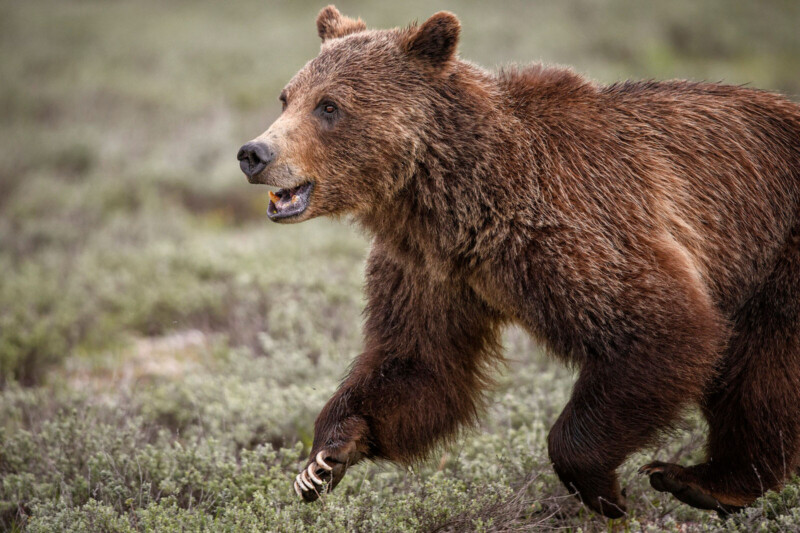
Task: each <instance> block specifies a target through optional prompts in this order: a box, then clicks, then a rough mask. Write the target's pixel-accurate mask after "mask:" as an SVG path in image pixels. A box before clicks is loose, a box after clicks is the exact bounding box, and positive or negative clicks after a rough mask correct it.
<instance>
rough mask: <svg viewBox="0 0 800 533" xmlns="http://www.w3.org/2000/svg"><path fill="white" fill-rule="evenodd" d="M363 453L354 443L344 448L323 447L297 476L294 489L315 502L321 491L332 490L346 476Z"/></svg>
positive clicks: (302, 496) (307, 499)
mask: <svg viewBox="0 0 800 533" xmlns="http://www.w3.org/2000/svg"><path fill="white" fill-rule="evenodd" d="M360 458H361V454H360V453H358V452H357V451H356V447H355V444H354V443H350V444H348V445H345V446H344V447H342V448H336V449H322V450H320V451H319V452H317V454H316V455H314V459H313V460H312V461H310V462H309V463H308V465H306V467H305V468H303V470H302V471H301V472H300V473H299V474H298V475H297V477H295V480H294V491H295V492H296V493H297V495H298V496H300V497H301V498H303V499H304V500H305V501H307V502H313V501H315V500H316V499H317V498H319V497H320V494H321V493H324V492H330V491H332V490H333V488H334V487H335V486H336V485H338V484H339V481H341V480H342V478H343V477H344V474H345V472H346V471H347V468H348V467H350V466H351V465H352V464H354V463H355V462H357V461H358V460H359V459H360Z"/></svg>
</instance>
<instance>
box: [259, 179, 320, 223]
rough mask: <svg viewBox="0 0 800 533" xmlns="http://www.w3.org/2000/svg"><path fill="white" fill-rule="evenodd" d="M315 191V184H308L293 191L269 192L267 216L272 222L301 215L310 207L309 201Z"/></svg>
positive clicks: (293, 188)
mask: <svg viewBox="0 0 800 533" xmlns="http://www.w3.org/2000/svg"><path fill="white" fill-rule="evenodd" d="M313 189H314V183H313V182H308V183H304V184H303V185H298V186H297V187H292V188H291V189H278V190H277V191H275V192H272V191H269V207H267V216H268V217H269V218H270V220H280V219H283V218H288V217H294V216H297V215H299V214H300V213H302V212H303V211H305V210H306V208H307V207H308V200H309V198H310V197H311V191H312V190H313Z"/></svg>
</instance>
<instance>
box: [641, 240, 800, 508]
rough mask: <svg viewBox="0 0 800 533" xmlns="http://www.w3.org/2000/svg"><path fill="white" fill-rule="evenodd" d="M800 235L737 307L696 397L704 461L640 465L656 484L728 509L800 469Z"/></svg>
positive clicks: (683, 496) (691, 500)
mask: <svg viewBox="0 0 800 533" xmlns="http://www.w3.org/2000/svg"><path fill="white" fill-rule="evenodd" d="M799 241H800V235H798V234H795V235H793V237H792V239H790V241H789V243H788V245H787V247H786V248H785V250H784V252H783V254H782V256H781V258H780V260H779V261H778V263H777V264H776V267H775V270H774V271H773V273H772V275H771V276H770V277H769V278H768V280H767V282H766V283H765V285H764V286H763V287H762V289H761V290H760V291H759V293H758V294H756V295H755V296H754V297H753V298H752V299H751V300H750V301H749V302H748V303H747V305H746V306H745V307H744V308H743V309H742V310H741V311H740V312H739V313H738V315H737V316H736V317H735V321H734V333H733V336H732V338H731V341H730V343H729V346H728V349H727V353H726V354H725V359H724V365H723V367H722V369H721V372H720V373H719V376H718V377H717V379H715V381H714V383H713V385H712V386H711V387H710V389H709V391H708V393H707V394H706V397H705V399H704V402H703V411H704V414H705V416H706V418H707V419H708V424H709V428H710V432H709V438H708V443H707V462H706V463H703V464H700V465H695V466H691V467H688V468H683V467H680V466H678V465H669V464H665V463H652V464H650V465H647V466H646V467H643V469H642V472H643V473H646V474H649V475H650V476H651V477H650V482H651V484H652V485H653V487H654V488H656V489H657V490H662V491H665V492H671V493H673V494H674V495H675V496H676V497H677V498H678V499H679V500H681V501H684V502H685V503H688V504H689V505H693V506H694V507H698V508H702V509H716V510H718V511H721V512H729V511H734V510H736V509H737V508H739V507H742V506H745V505H748V504H750V503H752V502H753V501H754V500H755V499H756V498H758V497H759V496H761V495H762V494H763V493H764V492H766V491H767V490H770V489H777V488H779V487H781V485H782V484H783V483H784V482H785V481H786V480H787V479H788V478H789V477H791V475H792V473H793V472H797V471H798V467H800V245H798V242H799Z"/></svg>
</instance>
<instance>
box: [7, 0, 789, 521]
mask: <svg viewBox="0 0 800 533" xmlns="http://www.w3.org/2000/svg"><path fill="white" fill-rule="evenodd" d="M321 7H322V4H317V3H310V2H306V1H295V2H290V1H288V0H287V1H285V2H264V1H258V2H254V1H253V2H251V1H247V0H235V1H228V2H211V1H210V0H198V1H193V2H189V1H181V2H178V1H176V2H155V1H150V0H146V1H133V0H120V1H115V2H110V1H100V0H96V1H89V0H81V1H78V0H67V1H39V0H36V1H31V2H14V1H9V0H2V1H0V45H1V46H2V50H3V53H2V54H0V138H1V139H2V140H3V142H2V148H1V149H0V272H2V276H0V530H8V531H19V530H26V531H172V530H181V531H293V532H299V531H364V532H372V531H375V532H383V531H434V530H436V531H473V530H474V531H539V530H550V529H567V530H575V531H577V530H578V529H581V530H582V531H600V530H603V531H605V530H614V531H639V530H645V531H659V530H673V531H727V530H735V529H738V530H741V531H751V530H760V531H798V530H800V508H799V507H798V506H800V483H798V482H797V480H795V482H794V483H793V484H791V485H790V486H789V487H788V488H787V489H786V490H784V491H783V492H782V493H781V494H769V495H767V496H766V497H765V498H763V499H762V500H760V501H759V502H758V504H757V505H755V506H754V507H753V508H751V509H749V510H747V511H746V512H745V513H742V514H740V515H737V516H735V517H733V518H730V519H729V520H728V521H727V522H723V521H722V520H721V519H719V518H718V517H716V515H711V514H707V513H702V512H699V511H695V510H692V509H690V508H688V507H686V506H683V505H678V504H677V503H676V502H675V501H674V500H672V499H670V498H666V497H663V496H662V495H660V494H658V493H656V492H654V491H653V490H651V489H650V488H649V484H648V483H647V481H646V479H642V478H639V477H637V476H636V475H635V471H636V468H637V467H638V466H639V465H640V464H641V463H642V462H644V461H646V460H649V459H650V458H658V459H662V460H671V459H676V458H680V460H681V461H685V462H693V461H696V460H699V459H700V458H701V456H702V450H701V448H702V443H703V424H702V422H701V420H700V418H699V417H698V416H697V414H696V413H689V415H688V417H687V421H686V423H685V425H684V427H683V428H682V429H681V430H680V431H677V432H676V433H675V434H674V435H671V436H670V437H669V438H668V439H667V440H666V441H665V445H664V447H662V448H659V449H654V450H648V451H647V453H645V454H642V455H641V456H638V457H635V458H634V459H632V460H631V461H630V462H629V463H628V464H626V465H625V466H624V467H623V469H622V476H621V479H622V483H623V485H626V486H627V492H628V502H629V509H630V511H631V513H630V516H629V518H628V519H626V520H618V521H615V522H613V523H609V522H608V521H606V520H603V519H601V518H598V517H597V516H595V515H592V514H590V513H589V512H587V511H586V510H585V509H583V508H582V507H581V506H580V505H579V503H578V502H577V501H573V499H572V498H570V497H568V496H567V495H566V491H565V490H564V489H563V488H562V486H561V485H560V484H559V483H558V480H557V479H556V477H555V475H554V474H553V472H552V469H551V467H550V465H549V462H548V459H547V455H546V435H547V431H548V428H549V427H550V425H551V424H552V423H553V421H554V420H555V418H556V417H557V416H558V413H559V412H560V410H561V408H562V407H563V405H564V404H565V403H566V401H567V398H568V397H569V393H570V389H571V385H572V381H573V379H574V375H573V374H572V372H570V371H569V370H567V369H565V368H563V367H561V366H560V365H558V364H557V363H554V362H552V361H550V360H549V359H547V358H546V357H544V356H543V355H542V354H541V353H540V351H539V349H538V348H537V346H536V345H534V344H533V343H532V342H531V341H530V340H529V339H528V338H527V337H526V336H525V335H524V334H523V333H522V332H520V331H517V330H511V331H509V332H508V334H507V335H506V338H505V344H506V353H507V357H508V367H507V368H506V369H504V370H503V371H502V372H500V373H499V374H498V383H497V387H496V388H495V389H494V390H493V391H492V397H491V399H492V402H491V407H490V408H489V411H488V413H487V414H486V416H485V417H484V418H483V422H482V423H481V426H480V427H479V428H476V429H475V430H473V431H470V432H467V433H465V434H464V436H463V437H462V438H461V439H460V440H459V441H458V443H457V444H456V445H455V446H453V447H452V448H451V449H448V450H445V451H442V452H439V453H437V454H436V455H435V456H434V457H432V459H431V461H430V462H429V463H426V464H422V465H418V466H417V467H415V468H413V469H407V470H403V469H398V468H396V467H392V466H388V465H380V464H364V465H361V466H359V467H357V468H354V469H352V470H351V471H350V473H349V474H348V476H347V477H346V478H345V481H344V482H343V483H342V485H341V486H340V487H339V488H338V489H337V491H336V493H334V494H332V495H330V496H328V497H327V498H325V500H324V502H321V503H316V504H314V505H303V504H301V503H299V502H298V501H297V500H296V497H295V495H294V492H293V491H292V489H291V482H292V479H293V477H294V475H295V474H296V472H297V469H298V468H299V467H300V466H301V461H302V460H303V459H304V457H305V454H306V453H307V452H308V449H309V446H310V443H311V439H312V434H311V429H312V424H313V420H314V417H315V416H316V413H317V412H318V410H319V409H320V408H321V407H322V405H323V404H324V402H325V400H326V399H327V398H328V397H329V396H330V394H331V393H332V392H333V390H334V389H335V387H336V384H337V382H338V380H339V379H340V378H341V376H342V375H343V373H344V372H345V369H346V366H347V364H348V363H349V361H350V360H351V359H352V357H353V356H354V355H355V354H357V353H358V352H359V350H360V347H361V341H360V332H359V330H360V325H361V318H362V317H361V310H362V308H363V304H364V302H363V299H362V294H361V285H362V280H363V265H364V259H365V257H366V253H367V250H368V247H369V243H368V242H367V241H366V240H365V239H364V237H363V236H361V235H359V234H358V233H357V232H356V231H355V229H354V228H353V227H351V226H349V225H348V224H347V223H346V221H326V220H315V221H312V222H309V223H305V224H302V225H298V226H280V227H279V226H276V225H271V224H270V223H269V222H268V221H267V220H266V217H265V214H264V213H265V209H266V204H267V200H266V194H265V190H264V189H261V188H257V187H251V186H248V185H247V184H246V180H245V179H244V177H243V176H242V175H241V173H240V172H239V170H238V167H237V163H236V160H235V154H236V150H237V149H238V147H239V146H240V145H241V144H242V142H244V141H246V140H248V139H250V138H252V137H254V136H255V135H257V134H258V133H260V132H261V131H263V130H264V129H266V127H267V126H268V125H269V123H270V122H271V121H272V120H273V118H274V117H275V116H277V113H278V112H279V109H280V108H279V104H278V102H277V96H278V93H279V91H280V88H281V87H282V85H283V84H284V83H285V82H286V81H287V80H288V79H289V78H290V77H291V76H292V74H293V73H294V72H295V71H297V70H298V68H300V67H301V66H302V65H303V64H304V62H305V61H307V60H308V59H310V58H311V57H313V56H314V55H315V54H316V51H317V49H318V38H317V36H316V31H315V27H314V17H315V16H316V13H317V11H318V10H319V9H320V8H321ZM338 7H339V8H340V9H341V10H342V11H343V12H344V13H346V14H351V15H360V16H362V17H363V18H364V19H365V20H366V21H367V23H368V24H370V25H373V26H378V27H387V26H396V25H404V24H406V23H407V22H409V21H410V20H412V19H420V20H424V19H425V18H426V17H427V16H429V15H430V14H432V13H433V12H434V11H436V10H439V9H449V10H451V11H454V12H455V13H457V14H458V15H459V16H460V17H461V19H462V23H463V38H462V44H461V53H462V55H463V56H464V57H467V58H470V59H472V60H475V61H477V62H479V63H482V64H484V65H486V66H490V67H491V66H495V65H500V64H503V63H507V62H511V61H515V62H521V63H522V62H528V61H532V60H542V61H545V62H555V63H567V64H571V65H574V66H575V67H576V69H577V70H579V71H581V72H584V73H586V74H587V75H589V76H591V77H593V78H595V79H599V80H601V81H614V80H618V79H624V78H631V77H632V78H651V77H653V78H673V77H686V78H693V79H707V80H715V81H716V80H724V81H726V82H731V83H751V84H753V85H755V86H758V87H763V88H768V89H775V90H780V91H783V92H785V93H787V94H789V95H792V96H793V97H794V98H797V96H798V95H799V94H800V32H798V31H797V24H798V21H800V3H798V2H794V1H791V0H785V1H781V0H772V1H761V2H747V1H744V0H741V1H738V0H737V1H733V0H730V1H726V0H711V1H706V2H696V1H694V0H680V1H675V2H662V3H658V4H656V3H651V2H646V3H645V2H637V1H633V0H608V1H600V0H569V1H557V0H542V1H538V2H535V3H529V2H523V1H514V2H504V3H498V2H495V3H492V4H486V3H485V2H478V1H469V2H433V3H431V2H423V1H422V0H413V1H411V2H395V3H391V4H390V3H386V4H377V3H368V2H366V1H365V0H364V1H347V2H341V3H339V6H338Z"/></svg>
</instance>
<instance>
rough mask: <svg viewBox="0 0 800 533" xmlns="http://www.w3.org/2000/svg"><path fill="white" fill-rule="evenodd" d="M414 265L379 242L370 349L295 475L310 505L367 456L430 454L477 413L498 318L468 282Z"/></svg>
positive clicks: (372, 265) (370, 283) (404, 458)
mask: <svg viewBox="0 0 800 533" xmlns="http://www.w3.org/2000/svg"><path fill="white" fill-rule="evenodd" d="M408 269H409V267H408V266H401V265H399V264H398V263H396V262H395V261H393V260H391V259H390V258H389V257H388V256H387V255H386V254H385V253H383V252H382V250H381V247H380V246H379V245H378V244H376V245H374V246H373V251H372V253H371V255H370V258H369V261H368V266H367V299H368V305H367V310H366V315H367V320H366V324H365V340H366V342H365V351H364V353H362V354H361V355H360V356H359V357H358V358H357V359H356V361H355V363H354V364H353V367H352V369H351V370H350V373H349V375H348V376H347V378H346V379H345V380H344V381H343V382H342V384H341V386H340V387H339V389H338V390H337V391H336V393H335V394H334V396H333V397H332V398H331V399H330V400H329V401H328V403H327V404H326V405H325V408H324V409H323V410H322V412H321V413H320V415H319V416H318V417H317V421H316V424H315V428H314V444H313V446H312V449H311V454H310V457H309V460H308V462H307V463H306V465H305V466H304V468H303V470H301V472H300V474H298V476H297V477H296V479H295V481H294V489H295V491H296V492H297V493H298V494H299V495H300V496H301V497H302V498H303V499H305V500H306V501H313V500H316V499H317V498H318V497H319V495H320V493H321V492H322V489H323V487H325V488H326V490H330V489H332V488H333V487H335V486H336V484H337V483H339V481H340V480H341V479H342V476H343V475H344V473H345V471H346V470H347V468H349V467H350V466H352V465H353V464H355V463H357V462H358V461H360V460H362V459H386V460H390V461H394V462H397V463H402V464H409V463H411V462H413V461H415V460H417V459H421V458H423V457H424V456H425V454H426V452H427V451H428V450H429V449H430V448H431V447H432V446H433V445H434V444H436V443H437V442H440V441H442V440H443V439H447V438H448V437H452V436H453V435H455V434H456V432H457V430H458V428H459V427H460V426H461V425H462V424H464V423H469V422H472V421H474V420H475V418H476V416H477V414H478V410H479V405H480V399H481V397H482V391H483V389H484V387H485V385H486V383H487V381H488V380H487V376H486V373H487V371H488V365H487V363H488V362H489V360H490V358H491V357H492V356H494V355H497V354H498V353H499V343H498V327H497V324H498V317H497V316H496V313H495V312H494V311H492V310H491V309H490V308H488V307H487V306H486V305H485V303H484V302H483V301H482V300H480V299H479V298H478V297H477V296H476V295H475V294H474V293H473V292H472V290H471V289H469V288H468V287H466V286H464V285H462V284H459V283H457V282H454V281H451V280H436V279H433V278H432V277H431V276H430V275H428V274H426V273H424V272H419V271H413V270H412V271H409V270H408ZM326 482H327V484H326Z"/></svg>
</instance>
